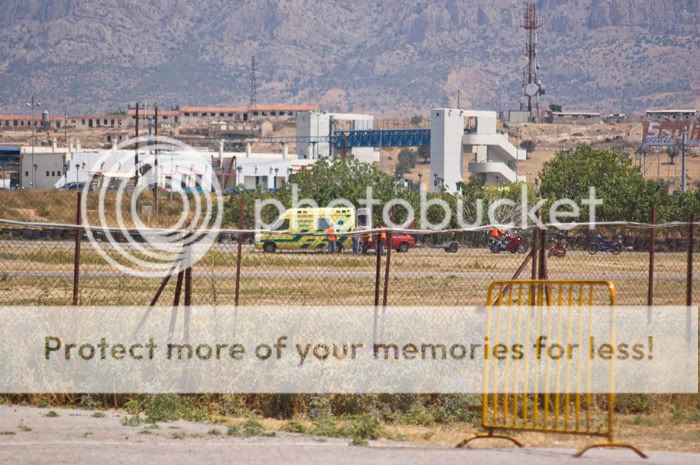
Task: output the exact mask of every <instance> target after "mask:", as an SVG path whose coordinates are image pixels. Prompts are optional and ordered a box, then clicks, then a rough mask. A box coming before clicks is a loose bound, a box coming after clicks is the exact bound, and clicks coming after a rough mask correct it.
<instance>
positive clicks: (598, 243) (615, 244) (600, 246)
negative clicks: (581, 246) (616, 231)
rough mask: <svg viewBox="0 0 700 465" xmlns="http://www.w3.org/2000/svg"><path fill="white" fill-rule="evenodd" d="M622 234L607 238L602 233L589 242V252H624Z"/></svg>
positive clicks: (616, 253) (592, 253)
mask: <svg viewBox="0 0 700 465" xmlns="http://www.w3.org/2000/svg"><path fill="white" fill-rule="evenodd" d="M622 249H623V245H622V236H617V237H615V238H614V239H611V240H607V239H605V238H603V236H601V235H600V234H598V235H597V236H596V237H594V238H593V240H591V242H590V243H589V244H588V253H589V254H591V255H595V254H597V253H598V252H610V253H611V254H613V255H618V254H619V253H620V252H622Z"/></svg>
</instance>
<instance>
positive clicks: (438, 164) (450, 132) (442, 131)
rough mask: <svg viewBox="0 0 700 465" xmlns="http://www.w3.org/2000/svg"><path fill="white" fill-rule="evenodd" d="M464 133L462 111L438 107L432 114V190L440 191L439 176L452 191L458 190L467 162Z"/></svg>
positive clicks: (430, 184)
mask: <svg viewBox="0 0 700 465" xmlns="http://www.w3.org/2000/svg"><path fill="white" fill-rule="evenodd" d="M463 134H464V112H463V111H462V110H456V109H449V108H437V109H434V110H432V111H431V113H430V179H428V180H426V182H427V184H428V186H429V188H430V191H431V192H440V186H435V183H434V180H435V175H436V174H437V176H438V177H440V178H443V179H444V185H445V187H446V189H447V190H448V191H449V192H454V191H456V189H457V182H459V181H462V172H463V170H464V161H463V159H462V136H463Z"/></svg>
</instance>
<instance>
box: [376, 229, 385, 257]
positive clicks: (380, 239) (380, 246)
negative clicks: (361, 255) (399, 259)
mask: <svg viewBox="0 0 700 465" xmlns="http://www.w3.org/2000/svg"><path fill="white" fill-rule="evenodd" d="M383 228H384V226H383V225H381V224H380V225H379V229H380V231H379V234H377V236H376V238H377V241H376V246H377V249H376V250H377V253H379V254H381V255H384V253H385V252H384V244H385V243H386V232H385V231H384V229H383Z"/></svg>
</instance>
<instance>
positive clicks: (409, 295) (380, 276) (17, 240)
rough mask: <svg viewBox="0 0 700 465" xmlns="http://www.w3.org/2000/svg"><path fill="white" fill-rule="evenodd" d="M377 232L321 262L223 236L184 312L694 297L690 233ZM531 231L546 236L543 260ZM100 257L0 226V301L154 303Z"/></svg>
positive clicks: (664, 301) (323, 249)
mask: <svg viewBox="0 0 700 465" xmlns="http://www.w3.org/2000/svg"><path fill="white" fill-rule="evenodd" d="M693 228H694V231H692V233H693V237H694V239H693V241H694V244H693V247H692V250H693V251H697V250H698V244H697V239H698V237H700V234H698V233H699V231H698V230H697V227H695V226H694V227H693ZM76 231H79V234H78V240H76ZM652 233H655V241H654V247H653V250H654V253H653V254H652V253H651V252H650V250H651V248H650V239H651V235H652ZM386 234H387V236H388V237H387V239H386V243H387V244H389V243H391V244H392V247H391V250H389V247H387V248H386V250H385V254H377V253H376V249H375V248H373V247H371V246H370V247H369V248H368V250H366V251H365V252H361V253H359V254H353V253H352V251H351V247H350V240H351V238H350V237H349V236H344V237H342V236H341V237H340V238H339V239H340V243H341V244H343V245H344V247H343V250H342V252H339V253H328V251H327V245H326V238H325V237H324V238H322V240H321V241H320V245H319V246H318V248H316V249H315V250H314V251H304V250H296V251H295V250H291V251H286V250H279V249H278V250H277V251H276V252H274V253H266V252H264V251H263V250H261V245H262V244H259V243H258V244H257V247H256V244H255V235H254V233H244V234H238V233H236V232H222V233H220V234H219V235H218V237H217V240H216V242H215V243H214V244H213V245H212V247H211V248H210V249H209V250H208V251H207V252H206V254H205V255H204V256H203V257H202V258H201V260H199V261H197V262H196V263H195V264H194V266H193V267H192V271H191V276H192V278H191V285H190V287H191V289H190V290H189V291H188V292H189V297H190V298H191V302H192V304H195V305H215V306H230V305H235V304H239V305H297V306H299V305H326V306H350V305H362V306H367V305H411V306H426V307H427V306H447V305H478V304H483V303H484V299H485V296H486V289H487V287H488V285H489V283H490V282H491V281H493V280H495V279H511V278H514V277H516V278H517V277H519V278H531V277H542V276H544V277H546V278H550V279H607V280H611V281H613V282H614V283H615V286H616V289H617V295H618V299H617V302H618V304H620V305H644V304H647V303H648V302H649V301H650V300H649V299H650V297H651V301H653V303H654V304H655V305H684V304H686V303H687V302H688V299H687V297H688V296H687V290H688V288H689V287H688V286H690V290H691V298H692V301H693V302H697V301H698V300H699V299H700V295H698V293H700V287H699V286H697V285H695V284H696V282H697V278H695V277H694V275H693V273H692V271H691V269H690V268H689V267H688V260H689V259H691V260H692V264H693V265H694V266H693V267H692V268H693V269H695V270H698V265H699V264H698V254H697V253H692V254H689V253H688V250H689V246H690V245H691V243H690V240H689V239H690V234H691V228H690V227H689V225H688V224H673V225H667V226H657V227H655V228H652V227H650V226H648V225H614V226H599V227H597V228H596V229H594V230H589V229H587V228H583V227H582V228H579V229H576V230H573V231H569V232H567V233H565V234H563V233H562V232H561V231H555V230H553V229H549V230H548V231H546V232H543V233H540V232H535V231H534V230H528V231H524V232H522V233H520V234H521V235H522V239H523V241H522V244H521V246H520V247H518V248H513V249H512V250H513V252H512V253H511V251H510V250H508V247H509V244H508V243H507V242H508V241H509V240H510V239H506V241H504V243H503V244H500V246H501V247H500V248H498V247H495V246H494V247H491V245H490V238H489V236H488V235H487V233H486V232H485V231H470V232H456V233H444V232H443V233H425V232H408V233H407V232H398V231H397V232H395V233H393V234H392V233H391V232H390V231H386ZM539 234H544V250H543V252H540V249H541V248H542V239H541V236H539ZM94 235H95V237H96V238H97V247H99V248H100V249H101V250H102V254H107V255H108V256H109V257H110V258H112V259H113V260H114V261H115V262H116V263H125V262H126V259H125V258H123V257H122V254H123V251H120V250H119V247H122V248H123V250H124V251H126V252H128V253H132V254H135V255H138V254H139V253H142V252H141V251H139V250H138V249H139V247H141V244H140V243H139V242H136V243H127V242H119V241H121V240H123V239H121V238H120V237H119V235H118V234H115V237H116V238H117V244H113V243H109V242H108V241H107V240H106V239H105V236H104V234H100V232H99V231H95V234H94ZM513 235H514V236H517V235H518V233H517V232H515V233H514V234H513ZM297 236H299V237H303V236H304V234H299V235H297ZM363 240H366V238H363ZM414 242H415V246H414ZM78 243H79V246H80V253H79V254H76V245H77V244H78ZM404 243H405V244H406V246H407V247H408V249H407V250H405V251H404V249H405V247H406V246H404ZM239 246H240V255H239V250H238V249H239ZM455 249H456V250H455ZM501 249H505V250H501ZM102 254H101V253H100V251H99V250H98V249H97V248H96V245H95V242H93V241H88V240H87V238H86V232H85V231H84V230H83V229H82V228H80V229H77V228H72V227H68V226H48V225H43V226H42V225H37V224H32V225H29V224H20V223H15V224H7V223H4V224H0V299H1V301H2V302H3V304H4V305H70V304H71V303H73V302H74V298H73V297H74V292H75V293H76V295H77V302H78V303H79V304H80V305H148V304H149V303H151V302H152V300H153V299H154V297H155V296H156V294H157V291H158V289H159V287H161V284H162V283H163V278H162V277H158V276H155V277H147V276H134V275H132V274H128V273H125V272H123V271H121V270H119V269H118V268H116V267H115V266H114V265H113V264H110V263H109V262H108V261H107V259H106V258H105V257H104V256H103V255H102ZM533 262H534V264H533ZM650 267H652V273H650ZM541 273H544V275H542V274H541ZM177 281H178V280H177V279H176V273H175V274H174V276H173V277H172V279H169V280H168V282H167V283H165V285H164V287H163V289H162V292H161V293H160V295H159V300H158V303H159V304H163V305H167V304H169V303H171V302H174V301H175V290H176V288H177V286H178V284H177ZM650 283H651V293H650V292H649V289H650ZM181 287H183V288H184V284H181Z"/></svg>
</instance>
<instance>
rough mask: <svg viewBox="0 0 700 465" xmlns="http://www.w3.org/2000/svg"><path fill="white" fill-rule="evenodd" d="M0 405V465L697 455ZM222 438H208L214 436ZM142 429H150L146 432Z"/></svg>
mask: <svg viewBox="0 0 700 465" xmlns="http://www.w3.org/2000/svg"><path fill="white" fill-rule="evenodd" d="M53 410H54V411H55V412H57V413H58V416H56V417H50V416H47V413H48V412H49V409H43V408H33V407H19V406H0V463H2V464H13V465H25V464H26V465H29V464H32V465H34V464H51V465H62V464H70V465H76V464H88V463H95V464H98V463H99V464H110V465H114V464H130V465H131V464H150V465H159V464H167V465H180V464H183V465H185V464H187V465H190V464H209V463H211V464H217V465H220V464H224V463H225V464H247V465H257V464H261V465H262V464H265V465H277V464H280V465H282V464H309V465H314V464H319V465H320V464H323V465H335V464H341V465H344V464H353V465H354V464H357V465H364V464H370V463H371V464H378V465H394V464H395V465H399V464H400V465H411V464H426V463H430V464H431V465H442V464H445V465H448V464H455V465H457V464H459V465H465V464H482V465H513V464H517V465H550V464H551V465H554V464H556V465H568V464H577V465H594V464H595V465H597V464H601V465H627V464H629V465H633V464H634V465H639V464H644V465H661V464H664V465H694V464H700V454H689V453H680V452H649V451H647V452H648V454H649V459H648V460H643V459H641V458H639V457H638V456H637V455H635V454H634V453H632V452H631V451H628V450H616V449H606V450H603V449H598V450H593V451H589V452H588V453H587V454H586V455H585V456H584V457H583V458H579V459H576V458H573V457H572V453H573V451H572V450H567V449H517V448H506V449H452V448H439V447H427V446H424V445H418V444H413V443H406V442H391V441H370V445H369V446H368V447H356V446H350V445H349V444H348V440H347V439H326V438H317V437H311V436H304V435H299V434H292V433H278V434H277V436H275V437H254V438H235V437H230V436H227V435H226V434H225V432H226V430H225V428H224V427H223V426H221V425H211V424H204V423H191V422H184V421H177V422H170V423H160V424H159V427H158V428H156V429H146V428H145V427H144V425H140V426H124V425H123V424H122V419H123V415H122V414H119V413H112V412H108V413H106V414H105V416H104V417H99V418H98V417H94V416H92V415H93V412H92V411H87V410H67V409H53ZM213 429H215V430H218V431H219V432H220V433H223V434H216V435H214V434H211V433H210V431H211V430H213ZM144 431H149V434H145V433H144Z"/></svg>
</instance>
